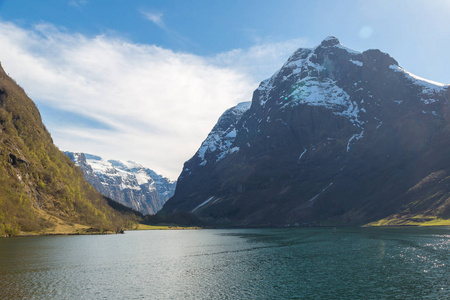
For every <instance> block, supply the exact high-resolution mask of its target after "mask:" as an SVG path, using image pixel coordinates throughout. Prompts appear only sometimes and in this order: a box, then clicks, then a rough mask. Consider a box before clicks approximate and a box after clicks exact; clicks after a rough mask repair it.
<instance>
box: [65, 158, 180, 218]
mask: <svg viewBox="0 0 450 300" xmlns="http://www.w3.org/2000/svg"><path fill="white" fill-rule="evenodd" d="M64 154H66V155H67V156H68V157H69V158H70V159H71V160H72V161H73V162H74V163H75V165H76V166H78V167H79V168H80V169H81V170H82V171H83V174H84V177H85V178H86V180H87V181H88V182H89V183H90V184H91V185H92V186H93V187H94V188H95V189H96V190H97V191H99V192H100V193H101V194H103V195H104V196H106V197H109V198H111V199H113V200H114V201H117V202H119V203H121V204H123V205H125V206H127V207H130V208H132V209H134V210H136V211H139V212H141V213H143V214H144V215H146V214H150V215H153V214H156V213H157V212H158V211H159V210H160V209H161V208H162V206H163V205H164V203H165V202H166V201H167V200H168V199H169V198H170V197H171V196H172V195H173V192H174V190H175V185H176V182H175V181H172V180H170V179H168V178H166V177H164V176H163V175H160V174H157V173H156V172H155V171H153V170H151V169H149V168H146V167H144V166H142V165H141V164H139V163H136V162H132V161H127V162H125V161H120V160H106V159H103V158H101V157H100V156H96V155H92V154H87V153H81V152H69V151H65V152H64Z"/></svg>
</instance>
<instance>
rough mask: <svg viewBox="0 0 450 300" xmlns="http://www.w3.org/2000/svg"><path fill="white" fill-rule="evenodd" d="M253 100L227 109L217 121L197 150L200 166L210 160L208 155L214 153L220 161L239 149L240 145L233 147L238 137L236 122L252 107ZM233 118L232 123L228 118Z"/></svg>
mask: <svg viewBox="0 0 450 300" xmlns="http://www.w3.org/2000/svg"><path fill="white" fill-rule="evenodd" d="M250 106H251V102H250V101H249V102H242V103H239V104H238V105H236V106H235V107H232V108H230V109H228V110H227V111H225V112H224V113H223V114H222V116H221V117H220V118H219V120H218V121H217V125H216V126H215V127H214V128H213V130H212V131H211V132H210V134H209V135H208V137H207V138H206V139H205V141H203V143H202V145H201V146H200V148H199V149H198V151H197V154H196V155H197V156H198V157H199V158H200V159H201V162H200V163H199V165H200V166H205V165H206V164H207V162H208V160H207V159H206V156H208V155H210V154H212V153H214V155H215V157H216V159H215V160H214V161H216V162H217V161H219V160H221V159H222V158H224V157H225V156H227V155H228V154H230V153H234V152H236V151H239V147H234V148H232V147H231V146H232V145H233V142H234V140H235V139H236V135H237V129H236V128H235V124H236V123H237V121H238V120H239V119H240V118H241V117H242V115H243V114H244V113H245V112H246V111H247V110H248V109H250ZM229 119H232V120H233V122H231V123H232V124H231V125H230V124H229V122H228V120H229Z"/></svg>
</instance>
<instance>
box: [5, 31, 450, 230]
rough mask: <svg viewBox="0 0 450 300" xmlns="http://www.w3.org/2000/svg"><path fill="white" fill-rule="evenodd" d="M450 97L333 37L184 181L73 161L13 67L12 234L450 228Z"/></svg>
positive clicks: (8, 103) (222, 126)
mask: <svg viewBox="0 0 450 300" xmlns="http://www.w3.org/2000/svg"><path fill="white" fill-rule="evenodd" d="M449 99H450V87H449V85H445V84H440V83H436V82H432V81H429V80H426V79H423V78H420V77H418V76H416V75H414V74H411V73H409V72H408V71H407V70H404V69H403V68H402V67H401V66H400V65H399V64H398V62H397V61H396V60H395V59H394V58H393V57H391V56H390V55H389V54H387V53H383V52H381V51H380V50H367V51H364V52H362V53H360V52H357V51H354V50H351V49H349V48H347V47H345V46H344V45H343V44H342V43H341V42H340V41H339V40H338V39H337V38H335V37H327V38H326V39H324V40H323V41H322V42H321V43H320V44H319V45H317V46H316V47H314V48H300V49H298V50H297V51H295V52H294V53H293V54H292V55H291V56H290V57H289V59H288V60H287V61H286V62H285V64H284V65H283V66H281V68H280V69H279V70H278V71H276V72H275V73H274V74H273V76H272V77H270V78H268V79H266V80H264V81H262V82H261V83H260V85H259V87H258V88H257V89H256V90H255V91H254V93H253V98H252V99H251V101H249V102H243V103H240V104H238V105H236V106H235V107H232V108H230V109H228V110H227V111H225V112H224V113H223V114H222V116H221V117H220V118H219V120H218V121H217V124H216V125H215V126H214V127H213V128H212V130H211V132H210V133H209V135H208V136H207V137H206V139H205V140H204V142H203V143H202V144H201V145H200V147H199V149H198V151H197V152H196V153H195V154H194V155H193V156H192V158H191V159H189V160H188V161H186V162H185V164H184V166H183V168H182V172H181V174H180V176H179V178H178V180H177V181H176V182H174V181H171V180H169V179H168V178H166V177H164V176H163V175H161V174H158V173H156V172H155V171H153V170H152V169H150V168H151V166H150V168H148V167H144V166H142V165H140V164H138V163H135V162H124V161H117V160H106V159H103V158H101V157H99V156H97V155H92V154H86V153H74V152H70V151H67V152H65V153H63V152H61V151H60V150H59V149H58V148H57V147H56V146H55V145H54V144H53V141H52V139H51V136H50V134H49V132H48V131H47V129H46V128H45V126H44V124H43V123H42V120H41V117H40V114H39V111H38V109H37V107H36V106H35V104H34V103H33V102H32V100H31V99H29V98H28V96H27V95H26V94H25V91H23V89H22V88H21V87H20V86H18V85H17V84H16V83H15V82H14V80H12V79H11V78H10V77H9V76H8V75H7V74H6V73H5V72H4V70H3V69H1V68H0V173H1V174H2V176H1V177H0V225H1V227H0V236H13V235H19V234H26V233H33V234H45V233H52V232H56V231H57V230H56V228H58V226H59V227H65V228H66V229H67V232H65V233H89V232H122V231H123V230H126V229H132V228H135V227H136V226H137V223H139V222H143V220H144V218H143V215H155V214H156V216H154V217H147V219H146V220H148V219H149V218H150V219H151V218H153V219H154V220H159V221H164V220H169V219H170V217H171V216H174V215H178V216H180V215H181V216H184V218H187V219H190V220H194V219H195V220H196V221H198V222H200V223H202V224H206V225H208V226H215V227H228V226H235V227H290V226H361V225H374V226H378V225H449V224H450V159H449V158H450V123H449V122H450V114H449V113H450V110H449V109H450V106H449V105H450V102H449Z"/></svg>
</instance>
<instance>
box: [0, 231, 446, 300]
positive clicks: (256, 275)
mask: <svg viewBox="0 0 450 300" xmlns="http://www.w3.org/2000/svg"><path fill="white" fill-rule="evenodd" d="M449 286H450V228H338V229H336V230H334V229H333V228H298V229H236V230H191V231H175V230H174V231H134V232H127V233H126V234H124V235H97V236H46V237H31V238H12V239H0V299H410V298H415V299H417V298H419V299H422V298H424V299H449V298H450V290H449Z"/></svg>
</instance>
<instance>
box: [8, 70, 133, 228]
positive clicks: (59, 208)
mask: <svg viewBox="0 0 450 300" xmlns="http://www.w3.org/2000/svg"><path fill="white" fill-rule="evenodd" d="M135 220H136V218H135V217H132V216H131V215H130V214H127V216H125V214H122V213H119V212H118V211H116V210H115V209H113V208H111V207H110V206H109V205H108V202H107V201H106V200H105V198H104V197H103V196H102V195H100V194H99V193H98V192H96V191H95V190H94V189H93V188H92V187H91V186H90V185H89V184H88V183H87V182H86V181H85V180H84V177H83V174H82V172H81V171H80V170H79V169H78V168H76V167H75V166H74V164H73V163H72V162H71V161H70V159H69V158H68V157H66V156H65V155H64V154H63V153H62V152H61V151H60V150H59V149H58V148H57V147H56V146H55V145H54V144H53V141H52V139H51V136H50V134H49V133H48V131H47V129H46V128H45V126H44V125H43V123H42V120H41V116H40V114H39V111H38V109H37V108H36V106H35V104H34V103H33V102H32V101H31V100H30V99H29V98H28V97H27V95H26V94H25V92H24V91H23V89H22V88H21V87H19V86H18V85H17V84H16V83H15V82H14V81H13V80H12V79H11V78H10V77H8V76H7V75H6V74H5V72H4V71H3V69H2V68H1V66H0V236H5V235H6V236H8V235H9V236H11V235H18V234H23V233H27V232H32V233H49V232H54V233H59V232H60V233H63V232H65V233H73V232H77V231H80V230H82V229H83V230H84V229H86V228H93V230H95V231H100V232H103V231H120V230H122V229H125V228H128V227H131V226H133V223H135Z"/></svg>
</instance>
